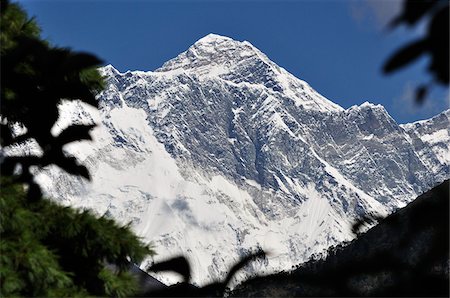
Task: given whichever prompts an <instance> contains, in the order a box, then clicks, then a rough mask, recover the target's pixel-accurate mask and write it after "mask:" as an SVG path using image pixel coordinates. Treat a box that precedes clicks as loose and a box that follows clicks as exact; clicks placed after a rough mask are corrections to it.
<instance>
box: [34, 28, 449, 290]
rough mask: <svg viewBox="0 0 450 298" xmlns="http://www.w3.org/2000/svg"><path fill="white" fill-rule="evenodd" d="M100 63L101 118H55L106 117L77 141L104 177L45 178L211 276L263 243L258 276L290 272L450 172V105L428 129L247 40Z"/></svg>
mask: <svg viewBox="0 0 450 298" xmlns="http://www.w3.org/2000/svg"><path fill="white" fill-rule="evenodd" d="M101 71H102V73H103V74H104V75H105V76H106V80H107V88H106V90H104V91H103V92H102V93H101V94H100V95H99V97H98V100H99V102H100V114H92V113H89V111H87V110H86V109H85V108H84V107H83V106H81V105H78V104H70V103H68V104H65V105H63V106H61V114H62V117H61V118H62V119H63V120H62V121H61V122H60V123H59V124H58V126H57V127H55V128H54V130H55V132H57V131H58V130H61V129H62V128H64V127H66V126H68V124H69V123H72V122H75V123H79V122H86V121H87V122H88V123H89V122H92V121H95V122H98V123H101V124H102V125H101V126H99V127H97V128H96V129H95V130H94V132H93V135H94V136H93V137H94V140H95V141H94V143H93V144H76V145H74V146H70V145H69V146H67V147H66V148H65V149H66V150H67V152H69V153H71V154H73V155H75V156H77V157H78V158H79V160H81V161H83V164H85V165H87V166H88V168H89V171H90V173H91V174H92V183H90V184H89V183H85V182H84V181H81V180H74V179H73V177H70V176H68V175H66V174H64V173H61V171H59V170H58V169H55V168H48V169H45V170H44V171H42V173H41V175H40V176H39V177H38V181H39V183H40V184H41V185H42V186H43V189H44V190H45V191H46V193H47V194H48V195H49V196H51V197H53V198H55V199H56V200H59V201H61V202H63V203H64V204H71V205H74V206H78V207H82V208H91V209H93V210H95V211H96V212H98V213H100V214H106V215H108V216H112V217H114V218H116V219H118V220H119V221H122V222H124V223H127V222H131V223H132V226H133V229H134V230H135V231H136V232H137V233H138V234H139V235H141V236H142V237H144V238H145V239H146V240H148V241H152V242H153V243H154V244H155V249H156V251H157V252H158V255H157V256H156V257H155V261H158V260H159V259H165V258H168V257H170V256H172V255H176V254H183V255H186V256H187V258H188V259H189V261H190V263H191V264H192V267H193V270H192V277H193V280H194V282H196V283H198V284H203V283H205V282H207V281H212V280H215V279H221V278H223V276H225V274H226V270H227V267H228V264H233V263H236V262H237V261H238V260H239V258H240V257H242V256H243V255H246V254H247V252H248V251H249V250H250V249H252V248H255V247H256V248H263V249H265V250H268V251H271V252H272V255H271V256H272V257H271V258H269V259H267V260H265V261H261V262H254V263H253V265H252V266H248V267H246V269H247V271H246V272H247V273H252V272H261V271H262V272H264V271H265V272H273V271H279V270H286V269H288V268H290V267H291V266H292V265H294V264H298V263H300V262H302V261H306V260H307V259H308V258H309V257H310V256H311V255H312V254H314V253H319V252H321V251H323V250H325V249H327V248H328V247H329V246H331V245H335V244H337V243H340V242H342V241H348V240H351V239H352V238H353V237H354V236H353V233H352V231H351V223H352V222H354V221H355V220H356V219H358V218H360V217H362V216H366V215H369V214H377V215H387V214H389V213H390V212H392V211H393V210H396V209H397V208H398V207H402V206H404V205H406V204H407V203H408V202H410V201H411V200H412V199H413V198H415V197H416V196H417V195H418V194H420V193H423V192H424V191H426V190H428V189H430V188H432V187H433V186H435V185H437V184H438V183H440V182H442V181H444V180H445V179H448V178H449V176H450V174H449V160H447V159H443V158H442V156H447V155H446V154H448V149H449V148H448V146H447V147H446V146H445V145H446V143H445V139H442V138H445V137H448V135H449V127H448V126H445V123H448V116H449V115H448V112H444V113H442V114H441V115H440V116H439V117H437V118H433V119H434V120H433V121H431V122H430V124H429V125H427V126H426V127H425V126H421V125H420V124H418V125H419V126H420V127H422V128H420V129H419V126H415V125H416V124H414V125H413V126H400V125H398V124H397V123H396V122H395V121H394V120H393V119H392V118H391V117H390V116H389V114H388V113H387V112H386V110H385V109H384V108H383V107H382V106H380V105H373V104H370V103H364V104H362V105H360V106H353V107H351V108H349V109H343V108H342V107H339V106H338V105H336V104H334V103H332V102H331V101H329V100H328V99H326V98H324V97H323V96H321V95H320V94H319V93H318V92H316V91H315V90H314V89H312V88H311V87H310V86H309V85H308V84H307V83H306V82H304V81H302V80H300V79H298V78H296V77H294V76H293V75H291V74H290V73H289V72H287V71H286V70H284V69H283V68H281V67H279V66H278V65H276V64H275V63H274V62H272V61H271V60H270V59H269V58H268V57H267V56H266V55H264V54H263V53H262V52H261V51H259V50H258V49H256V48H255V47H254V46H252V45H251V44H250V43H248V42H240V41H235V40H233V39H231V38H227V37H223V36H218V35H213V34H212V35H208V36H206V37H204V38H202V39H200V40H199V41H197V42H196V43H195V44H194V45H193V46H191V47H190V48H189V49H188V50H187V51H186V52H184V53H181V54H180V55H179V56H178V57H176V58H174V59H172V60H170V61H168V62H167V63H165V64H164V65H163V66H162V67H161V68H159V69H157V70H156V71H154V72H142V71H129V72H126V73H120V72H118V71H117V70H115V69H114V67H112V66H106V67H104V68H102V69H101ZM446 121H447V122H446ZM416 128H417V129H416ZM445 150H447V151H445ZM446 152H447V153H446ZM142 266H145V264H142ZM244 274H245V273H241V275H240V276H238V278H242V277H244ZM167 280H168V279H166V280H164V281H167Z"/></svg>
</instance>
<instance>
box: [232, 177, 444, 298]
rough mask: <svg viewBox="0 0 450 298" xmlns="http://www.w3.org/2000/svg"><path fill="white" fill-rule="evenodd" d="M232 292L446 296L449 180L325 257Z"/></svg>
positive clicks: (246, 294) (239, 294) (243, 294)
mask: <svg viewBox="0 0 450 298" xmlns="http://www.w3.org/2000/svg"><path fill="white" fill-rule="evenodd" d="M230 296H232V297H262V296H264V297H268V296H270V297H280V296H446V297H448V296H449V180H446V181H445V182H443V183H442V184H440V185H439V186H436V187H435V188H433V189H432V190H430V191H428V192H426V193H425V194H423V195H421V196H419V197H418V198H417V199H416V200H415V201H413V202H412V203H410V204H409V205H408V206H406V207H405V208H402V209H400V210H399V211H398V212H396V213H394V214H392V215H390V216H388V217H386V218H385V219H383V220H382V221H381V222H380V223H379V224H378V225H377V226H375V227H373V228H372V229H370V230H369V231H368V232H367V233H365V234H363V235H360V236H359V237H358V238H357V239H355V240H353V241H352V242H351V243H349V244H348V245H344V246H342V245H340V246H337V247H333V248H331V249H330V250H329V251H328V254H327V257H326V258H324V259H319V260H310V261H309V262H307V263H305V264H302V265H300V266H299V267H298V268H297V269H295V270H293V271H291V272H282V273H278V274H273V275H269V276H265V277H255V278H253V279H251V280H249V281H246V282H244V283H242V284H241V285H239V286H238V287H237V288H236V289H234V290H233V292H231V294H230Z"/></svg>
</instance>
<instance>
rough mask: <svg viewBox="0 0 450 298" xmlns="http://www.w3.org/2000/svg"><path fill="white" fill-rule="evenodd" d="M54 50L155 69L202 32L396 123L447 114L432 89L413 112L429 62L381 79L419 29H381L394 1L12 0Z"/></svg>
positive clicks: (441, 94) (444, 97) (440, 91)
mask: <svg viewBox="0 0 450 298" xmlns="http://www.w3.org/2000/svg"><path fill="white" fill-rule="evenodd" d="M19 2H20V3H21V4H22V5H23V6H24V8H25V9H26V11H27V12H28V13H29V14H30V15H31V16H35V17H36V19H37V21H38V23H39V24H40V25H41V27H42V28H43V37H45V38H48V39H49V40H50V41H51V42H53V43H54V44H57V45H59V46H66V47H71V48H73V49H74V50H80V51H88V52H92V53H95V54H96V55H98V56H99V57H100V58H102V59H103V60H104V61H105V64H112V65H114V66H115V67H116V68H117V69H119V70H120V71H126V70H154V69H156V68H158V67H159V66H161V65H162V64H163V63H164V62H165V61H167V60H168V59H170V58H173V57H175V56H176V55H178V54H179V53H181V52H182V51H185V50H186V49H187V48H188V47H189V46H190V45H192V44H193V43H194V42H195V41H196V40H198V39H200V38H201V37H203V36H204V35H206V34H208V33H216V34H220V35H225V36H229V37H231V38H234V39H237V40H248V41H249V42H251V43H252V44H253V45H255V46H256V47H257V48H259V49H260V50H261V51H262V52H264V53H265V54H266V55H267V56H268V57H269V58H270V59H271V60H273V61H274V62H275V63H277V64H278V65H280V66H282V67H284V68H285V69H287V70H288V71H290V72H291V73H293V74H294V75H295V76H297V77H299V78H301V79H303V80H305V81H307V82H308V83H309V84H310V85H311V86H312V87H313V88H314V89H316V90H317V91H318V92H319V93H321V94H322V95H324V96H325V97H327V98H328V99H330V100H332V101H334V102H336V103H338V104H339V105H341V106H343V107H345V108H347V107H349V106H351V105H354V104H360V103H362V102H364V101H370V102H373V103H381V104H382V105H384V106H385V107H386V109H387V110H388V112H389V113H390V114H391V115H392V116H393V117H394V118H395V119H396V120H397V121H398V122H399V123H405V122H411V121H415V120H419V119H424V118H428V117H431V116H433V115H435V114H437V113H439V112H441V111H442V110H444V109H446V108H448V90H447V89H444V88H435V89H434V91H433V93H432V94H431V98H430V99H429V100H427V102H426V104H425V105H424V106H422V107H416V106H415V105H414V103H413V99H412V95H413V88H414V87H415V86H417V85H418V84H419V83H422V82H429V81H430V77H429V75H428V74H427V73H425V68H426V65H427V62H428V60H427V59H422V60H421V61H420V62H418V63H416V64H415V65H414V66H413V67H408V68H405V69H404V70H402V71H400V72H398V73H395V74H393V75H390V76H383V75H382V74H381V66H382V64H383V62H384V61H385V59H386V58H387V57H388V56H389V55H390V54H391V53H392V52H393V51H394V50H395V49H396V48H398V47H399V46H400V45H402V44H403V43H404V42H406V41H409V40H411V39H413V38H416V37H417V36H419V35H420V34H421V32H423V29H424V26H419V27H418V28H414V30H412V31H411V32H410V31H408V30H402V29H400V30H396V31H394V32H385V30H383V28H384V26H383V25H384V24H385V23H386V22H387V21H388V20H389V19H390V18H391V17H392V16H393V15H394V14H396V12H397V11H398V10H399V7H400V5H399V4H398V2H397V1H395V0H385V1H383V0H381V1H380V0H365V1H344V0H342V1H337V0H336V1H313V0H310V1H280V0H278V1H275V0H274V1H225V0H223V1H219V0H211V1H192V0H179V1H167V0H166V1H162V0H161V1H150V0H148V1H144V0H141V1H137V0H130V1H125V0H122V1H117V0H116V1H106V0H102V1H100V0H97V1H87V0H85V1H81V0H80V1H67V0H60V1H39V0H28V1H25V0H21V1H19Z"/></svg>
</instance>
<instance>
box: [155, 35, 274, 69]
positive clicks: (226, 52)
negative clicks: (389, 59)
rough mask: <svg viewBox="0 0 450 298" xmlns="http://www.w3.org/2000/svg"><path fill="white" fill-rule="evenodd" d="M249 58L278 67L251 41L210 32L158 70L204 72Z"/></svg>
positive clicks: (230, 65) (229, 65) (234, 64)
mask: <svg viewBox="0 0 450 298" xmlns="http://www.w3.org/2000/svg"><path fill="white" fill-rule="evenodd" d="M248 58H256V59H257V60H261V61H263V62H264V63H266V64H270V65H272V66H274V67H276V64H275V63H273V62H271V61H270V60H269V58H267V57H266V55H264V54H263V53H262V52H261V51H259V50H258V49H257V48H255V47H254V46H253V45H251V44H250V43H249V42H247V41H237V40H234V39H232V38H230V37H226V36H222V35H218V34H214V33H210V34H208V35H206V36H204V37H202V38H200V39H199V40H197V41H196V42H195V43H194V44H193V45H192V46H190V47H189V48H188V49H187V50H186V51H185V52H183V53H181V54H179V55H178V56H177V57H175V58H173V59H171V60H169V61H167V62H166V63H164V65H163V66H162V67H161V68H159V69H157V70H156V72H167V71H172V70H176V69H183V70H184V71H187V70H195V72H196V73H198V71H199V70H200V73H202V72H203V71H202V70H204V71H206V70H207V68H211V67H213V68H215V67H216V66H218V65H220V66H221V67H225V68H229V67H232V66H236V65H238V64H240V63H241V62H242V60H245V59H248ZM253 61H254V60H253ZM206 72H207V71H206Z"/></svg>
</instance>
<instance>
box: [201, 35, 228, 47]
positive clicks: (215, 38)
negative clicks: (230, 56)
mask: <svg viewBox="0 0 450 298" xmlns="http://www.w3.org/2000/svg"><path fill="white" fill-rule="evenodd" d="M224 41H234V40H233V39H232V38H230V37H227V36H223V35H219V34H215V33H209V34H208V35H205V36H204V37H202V38H200V39H199V40H197V41H196V42H195V43H194V45H195V44H205V43H207V44H209V43H219V42H224Z"/></svg>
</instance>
